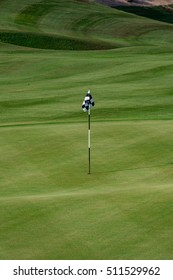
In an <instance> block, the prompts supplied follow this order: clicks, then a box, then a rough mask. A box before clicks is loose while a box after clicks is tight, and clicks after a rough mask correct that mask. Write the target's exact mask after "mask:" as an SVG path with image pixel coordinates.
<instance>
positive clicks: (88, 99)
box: [82, 90, 94, 112]
mask: <svg viewBox="0 0 173 280" xmlns="http://www.w3.org/2000/svg"><path fill="white" fill-rule="evenodd" d="M92 106H94V100H93V98H92V95H91V93H90V90H88V93H87V94H86V96H85V99H84V101H83V103H82V109H83V111H84V112H86V111H88V110H89V109H90V108H91V107H92Z"/></svg>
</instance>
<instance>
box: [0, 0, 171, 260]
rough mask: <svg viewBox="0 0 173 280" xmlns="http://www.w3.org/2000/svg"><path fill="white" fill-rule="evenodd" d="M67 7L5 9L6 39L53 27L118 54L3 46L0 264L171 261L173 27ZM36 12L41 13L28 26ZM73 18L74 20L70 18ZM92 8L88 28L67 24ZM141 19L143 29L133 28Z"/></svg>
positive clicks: (3, 3) (0, 71)
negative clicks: (87, 104)
mask: <svg viewBox="0 0 173 280" xmlns="http://www.w3.org/2000/svg"><path fill="white" fill-rule="evenodd" d="M63 2H64V4H63ZM63 2H62V1H52V3H54V8H53V9H52V10H51V9H50V10H49V13H48V14H47V13H45V9H46V1H42V5H41V4H40V3H39V4H38V1H26V0H25V1H15V3H14V4H13V5H9V3H10V1H1V2H0V5H1V8H2V9H1V11H6V12H3V18H2V17H1V27H2V30H1V31H2V32H8V31H9V30H10V31H13V32H19V31H21V29H22V32H25V31H26V33H27V32H28V31H29V32H30V31H32V32H33V33H34V34H40V33H43V31H44V32H47V34H50V35H51V36H52V34H53V36H55V33H56V32H55V31H54V29H53V28H52V26H51V18H52V19H54V23H56V25H55V26H59V29H58V28H57V30H58V31H57V33H56V34H59V35H60V33H61V35H62V34H64V35H65V36H66V37H67V38H69V37H70V38H78V39H81V38H82V39H83V38H84V34H86V33H85V32H84V31H86V30H87V31H88V34H89V35H87V36H89V37H90V36H92V38H93V41H95V40H97V41H98V40H100V41H101V42H106V43H107V44H110V45H112V44H115V42H116V43H117V42H120V41H121V43H122V42H123V47H122V48H115V49H112V50H104V51H103V50H96V51H68V50H67V49H66V48H65V50H61V51H54V50H52V49H51V48H50V49H48V50H41V49H40V50H38V49H36V48H35V45H33V47H34V48H25V47H24V46H21V44H20V42H17V43H18V45H10V44H5V43H3V42H2V43H1V45H0V58H1V59H0V78H1V94H0V108H1V122H0V153H1V158H0V170H1V172H0V212H1V215H0V224H1V226H0V249H1V250H0V259H172V257H173V255H172V248H173V240H172V233H173V232H172V231H173V225H172V198H173V192H172V179H173V175H172V174H173V173H172V167H173V160H172V158H173V148H172V134H173V113H172V106H171V104H172V83H173V82H172V68H173V63H172V56H173V55H172V50H173V49H172V45H171V37H170V35H171V34H172V26H171V25H167V24H161V23H158V22H154V21H150V20H148V19H141V18H139V17H135V16H131V15H130V16H129V15H128V14H126V13H122V12H118V11H117V12H116V11H114V10H113V9H112V10H111V9H110V10H109V9H108V8H105V7H102V6H100V5H90V4H86V3H79V2H74V1H63ZM57 3H58V4H57ZM34 4H35V5H36V4H37V5H38V8H39V12H38V13H35V14H34V16H33V18H34V20H32V19H30V21H29V20H28V18H29V15H30V11H33V6H32V5H34ZM55 4H57V5H59V6H56V5H55ZM63 5H64V6H63ZM40 7H42V8H44V9H43V10H44V12H40ZM56 7H58V9H60V8H61V13H59V12H58V11H56ZM63 7H64V8H63ZM68 9H70V10H73V11H74V10H75V11H76V13H75V16H74V14H72V16H71V17H68V19H69V21H67V11H68V15H69V10H68ZM43 10H42V11H43ZM93 10H94V12H96V11H97V13H98V15H97V18H99V21H97V24H96V25H94V26H95V29H94V28H93V27H92V28H91V27H89V26H90V25H89V26H88V27H86V26H87V25H86V23H87V21H86V20H85V21H83V23H84V25H85V28H84V30H83V28H82V30H80V32H79V27H80V26H83V25H81V19H80V21H77V23H76V22H75V23H74V19H76V17H77V15H78V16H81V15H82V16H81V17H84V18H85V19H86V15H88V13H90V14H92V13H93ZM100 13H101V15H105V18H106V17H107V18H108V15H107V13H108V14H109V15H110V19H111V22H112V20H113V18H114V16H115V18H116V21H117V24H118V26H122V29H119V30H118V31H117V29H116V28H115V27H113V25H111V22H109V20H108V24H107V25H105V30H109V32H110V33H108V34H107V33H106V32H105V34H107V35H106V36H105V35H103V34H104V32H103V30H102V29H103V26H104V24H105V18H104V19H103V22H102V21H101V15H100ZM36 14H37V15H39V17H38V18H39V21H38V18H37V17H36ZM55 14H57V15H59V16H60V15H61V19H62V18H63V20H61V21H60V18H59V19H58V17H55ZM117 14H118V15H119V17H118V19H117ZM9 15H10V16H9ZM26 15H27V17H26ZM63 15H64V16H63ZM123 18H124V22H123ZM26 19H27V20H26ZM125 20H126V21H127V20H128V21H127V22H126V24H125ZM60 22H61V24H60ZM67 22H69V23H70V22H73V23H74V25H71V24H67ZM137 22H139V23H140V24H141V25H142V24H143V31H142V30H141V29H140V28H139V26H137V27H136V29H133V30H132V29H131V27H132V26H133V27H135V24H134V23H137ZM29 23H30V25H29ZM59 24H60V25H59ZM128 25H129V28H127V26H128ZM141 25H140V26H141ZM72 26H73V28H72ZM110 26H112V29H110ZM145 26H146V32H144V28H145ZM76 27H78V28H76ZM125 27H126V28H125ZM16 30H17V31H16ZM113 31H114V33H115V34H116V36H115V37H113V35H112V34H113ZM2 32H1V33H2ZM43 34H44V33H43ZM125 34H126V35H127V34H129V37H128V38H127V37H126V36H125ZM118 36H119V37H118ZM124 36H125V37H124ZM125 41H126V44H125ZM33 44H34V42H33ZM100 44H101V46H102V43H100ZM115 45H116V44H115ZM88 87H90V88H91V90H92V91H93V97H94V99H95V102H96V106H95V107H94V108H93V109H92V112H91V114H92V115H91V118H92V123H91V132H92V133H91V140H92V142H91V143H92V146H91V148H92V150H91V172H92V174H91V175H88V174H87V115H86V114H84V113H83V112H82V110H81V103H82V101H83V98H84V94H85V92H86V91H87V89H88Z"/></svg>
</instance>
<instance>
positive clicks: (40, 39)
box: [0, 31, 115, 50]
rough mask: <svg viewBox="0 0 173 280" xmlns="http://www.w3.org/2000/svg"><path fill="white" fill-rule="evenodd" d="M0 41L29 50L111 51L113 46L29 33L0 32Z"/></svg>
mask: <svg viewBox="0 0 173 280" xmlns="http://www.w3.org/2000/svg"><path fill="white" fill-rule="evenodd" d="M0 41H1V42H4V43H9V44H14V45H19V46H25V47H30V48H40V49H54V50H99V49H111V48H113V47H115V46H113V45H110V44H108V43H104V42H99V41H98V42H97V43H96V42H92V41H88V40H86V41H85V40H82V39H73V38H67V37H60V36H50V35H46V34H39V33H30V32H5V31H4V32H1V33H0Z"/></svg>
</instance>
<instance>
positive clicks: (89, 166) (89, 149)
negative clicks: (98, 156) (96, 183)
mask: <svg viewBox="0 0 173 280" xmlns="http://www.w3.org/2000/svg"><path fill="white" fill-rule="evenodd" d="M88 174H91V133H90V108H89V109H88Z"/></svg>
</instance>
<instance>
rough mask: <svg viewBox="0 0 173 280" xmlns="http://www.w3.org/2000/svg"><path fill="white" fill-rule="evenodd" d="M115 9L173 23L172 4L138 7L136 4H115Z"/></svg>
mask: <svg viewBox="0 0 173 280" xmlns="http://www.w3.org/2000/svg"><path fill="white" fill-rule="evenodd" d="M116 9H118V10H121V11H124V12H128V13H132V14H135V15H139V16H143V17H147V18H151V19H154V20H158V21H162V22H167V23H173V8H172V6H170V7H169V6H163V7H162V6H158V7H138V6H117V7H116Z"/></svg>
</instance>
